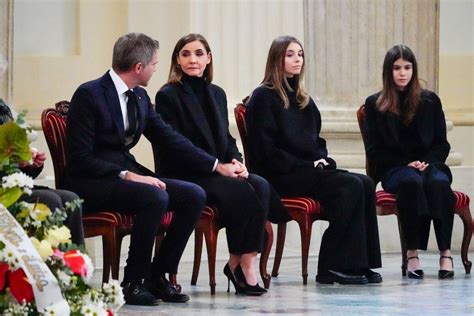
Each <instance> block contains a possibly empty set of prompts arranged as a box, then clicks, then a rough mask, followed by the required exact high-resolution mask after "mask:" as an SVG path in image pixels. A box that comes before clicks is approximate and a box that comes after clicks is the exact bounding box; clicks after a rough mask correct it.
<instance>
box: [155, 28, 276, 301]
mask: <svg viewBox="0 0 474 316" xmlns="http://www.w3.org/2000/svg"><path fill="white" fill-rule="evenodd" d="M212 77H213V63H212V54H211V49H210V47H209V44H208V42H207V41H206V39H205V38H204V37H203V36H202V35H200V34H188V35H186V36H183V37H182V38H181V39H180V40H179V41H178V42H177V43H176V46H175V48H174V51H173V54H172V56H171V67H170V72H169V77H168V83H167V84H166V85H165V86H164V87H162V88H161V89H160V91H158V93H157V94H156V110H157V112H158V113H160V114H161V115H162V117H163V119H164V120H165V121H166V122H168V123H169V124H171V125H172V126H173V128H174V129H176V130H177V131H178V132H180V133H181V134H183V135H184V136H186V137H187V138H188V139H189V140H191V142H192V143H193V144H194V145H195V146H198V147H200V148H201V149H203V150H205V151H206V152H208V153H210V154H212V155H213V156H216V157H217V158H218V160H219V163H218V164H217V165H216V169H218V168H220V169H222V170H224V171H225V172H223V174H225V176H223V175H219V174H217V173H214V174H212V175H210V176H209V175H200V174H189V173H188V172H184V171H183V170H181V169H180V168H179V166H177V165H176V164H175V162H174V160H175V159H174V157H173V156H170V155H167V153H166V152H159V151H158V152H155V157H156V164H157V165H158V166H159V170H158V172H159V173H161V174H164V175H167V176H172V177H177V178H180V179H185V180H187V181H191V182H194V183H197V184H199V185H200V186H201V187H202V188H203V189H204V190H205V191H206V193H207V203H208V204H209V205H214V206H216V207H217V209H218V212H219V218H220V219H221V220H222V224H223V225H224V227H225V228H226V235H227V244H228V247H229V253H230V258H229V261H228V263H227V264H226V266H225V268H224V273H225V275H226V276H227V277H228V279H229V280H230V281H232V282H233V284H234V286H235V288H236V292H237V293H238V294H245V295H261V294H263V293H264V292H266V291H265V289H263V288H261V287H260V286H259V285H258V283H257V277H256V273H255V263H256V257H257V253H258V252H259V251H260V250H261V249H262V246H263V232H264V226H265V221H266V219H267V214H268V210H269V204H270V197H271V193H270V192H271V190H270V186H269V184H268V182H267V181H266V180H265V179H263V178H261V177H259V176H257V175H254V174H249V173H248V171H247V168H246V167H245V165H244V164H243V163H242V155H241V154H240V152H239V150H238V149H237V146H236V142H235V139H234V138H233V137H232V136H231V134H230V132H229V121H228V117H227V100H226V95H225V93H224V90H222V89H221V88H220V87H218V86H216V85H214V84H212V83H211V82H212ZM221 174H222V173H221ZM275 196H276V198H277V202H276V203H273V204H275V205H276V207H279V208H280V209H283V206H282V205H281V202H280V201H279V199H278V197H277V195H276V194H275ZM278 204H280V205H278ZM272 208H273V205H272ZM283 212H285V211H284V209H283Z"/></svg>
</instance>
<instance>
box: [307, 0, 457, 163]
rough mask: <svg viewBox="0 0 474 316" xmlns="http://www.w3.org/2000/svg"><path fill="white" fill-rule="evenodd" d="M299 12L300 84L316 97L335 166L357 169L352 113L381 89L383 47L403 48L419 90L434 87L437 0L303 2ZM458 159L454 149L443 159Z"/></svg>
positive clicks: (359, 149) (360, 156)
mask: <svg viewBox="0 0 474 316" xmlns="http://www.w3.org/2000/svg"><path fill="white" fill-rule="evenodd" d="M304 14H305V18H304V21H305V43H306V50H305V57H306V67H307V68H306V86H307V89H308V90H309V92H310V94H311V95H312V96H313V97H317V99H316V103H317V104H318V107H319V109H320V110H321V112H322V117H323V129H322V130H323V136H324V137H326V138H327V139H328V147H329V151H330V153H332V155H333V156H335V157H336V158H337V160H338V161H339V162H340V165H341V166H344V167H352V168H358V167H360V168H362V167H363V166H364V164H365V155H364V149H363V145H362V141H361V138H360V133H359V128H358V125H357V122H356V111H357V109H358V108H359V106H360V105H361V104H362V103H364V101H365V99H366V97H367V96H369V95H371V94H373V93H375V92H377V91H379V90H380V89H381V87H382V65H383V59H384V57H385V54H386V52H387V50H388V49H390V48H391V47H392V46H394V45H397V44H405V45H407V46H409V47H410V48H411V49H412V50H413V51H414V53H415V55H416V56H417V60H418V69H419V77H420V79H422V81H424V82H425V85H424V86H425V88H427V89H430V90H433V91H435V92H437V91H438V56H439V47H438V46H439V1H438V0H419V1H409V0H398V1H395V0H378V1H374V0H331V1H326V0H305V1H304ZM448 128H450V129H451V128H452V123H451V122H448ZM461 161H462V156H461V155H460V154H459V153H455V152H452V153H451V155H450V157H449V159H448V163H450V164H454V165H456V164H460V163H461Z"/></svg>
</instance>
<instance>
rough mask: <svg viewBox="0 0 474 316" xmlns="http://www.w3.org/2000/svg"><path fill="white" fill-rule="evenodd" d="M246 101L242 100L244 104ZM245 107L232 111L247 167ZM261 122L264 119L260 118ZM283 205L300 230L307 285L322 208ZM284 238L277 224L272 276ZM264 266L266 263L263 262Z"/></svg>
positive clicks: (301, 202)
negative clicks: (311, 249) (314, 233)
mask: <svg viewBox="0 0 474 316" xmlns="http://www.w3.org/2000/svg"><path fill="white" fill-rule="evenodd" d="M245 101H246V99H244V100H243V102H244V103H245ZM245 112H246V107H245V105H244V104H243V103H239V104H237V106H236V107H235V109H234V114H235V120H236V122H237V127H238V129H239V134H240V138H241V140H242V145H243V147H244V156H245V163H246V164H247V166H249V148H248V142H249V141H251V140H249V139H248V137H247V124H246V121H245ZM261 119H262V120H263V119H265V118H261ZM281 201H282V203H283V205H284V206H285V207H286V209H287V210H288V213H289V214H290V217H291V218H292V219H293V220H295V221H296V222H297V223H298V225H299V228H300V234H301V270H302V273H301V275H302V277H303V284H304V285H306V284H308V256H309V246H310V242H311V233H312V227H313V222H315V221H316V220H319V219H324V214H323V211H322V207H321V205H320V204H319V202H318V201H316V200H314V199H312V198H309V197H296V198H288V197H282V199H281ZM285 237H286V223H282V224H278V233H277V244H276V250H275V261H274V263H273V270H272V276H273V277H276V276H278V270H279V268H280V263H281V258H282V255H283V248H284V245H285ZM265 264H266V262H265Z"/></svg>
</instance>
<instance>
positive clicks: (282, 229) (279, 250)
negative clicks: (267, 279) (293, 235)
mask: <svg viewBox="0 0 474 316" xmlns="http://www.w3.org/2000/svg"><path fill="white" fill-rule="evenodd" d="M285 238H286V223H281V224H278V233H277V244H276V249H275V261H274V262H273V269H272V277H277V276H278V271H279V270H280V263H281V258H282V256H283V248H284V246H285Z"/></svg>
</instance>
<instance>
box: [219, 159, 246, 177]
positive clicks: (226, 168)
mask: <svg viewBox="0 0 474 316" xmlns="http://www.w3.org/2000/svg"><path fill="white" fill-rule="evenodd" d="M240 169H241V168H240V167H239V166H238V165H237V164H233V163H220V162H219V163H217V167H216V172H217V173H219V174H220V175H222V176H226V177H232V178H237V177H238V173H237V170H240Z"/></svg>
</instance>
